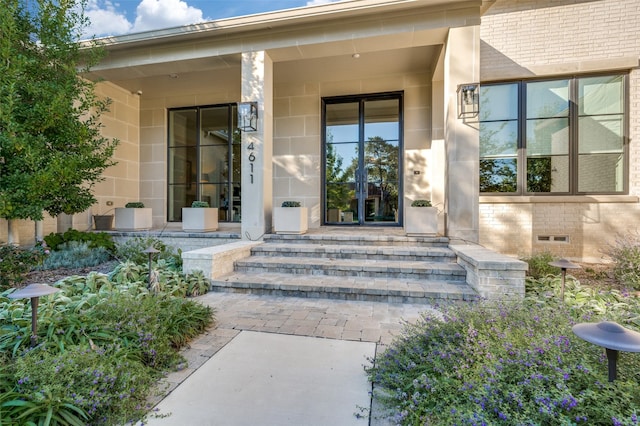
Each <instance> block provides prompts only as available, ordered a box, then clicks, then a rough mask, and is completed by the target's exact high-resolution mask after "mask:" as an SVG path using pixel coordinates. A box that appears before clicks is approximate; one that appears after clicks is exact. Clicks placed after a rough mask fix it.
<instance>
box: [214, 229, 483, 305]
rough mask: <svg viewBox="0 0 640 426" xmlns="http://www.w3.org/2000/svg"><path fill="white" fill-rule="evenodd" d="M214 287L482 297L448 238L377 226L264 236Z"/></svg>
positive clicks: (377, 296)
mask: <svg viewBox="0 0 640 426" xmlns="http://www.w3.org/2000/svg"><path fill="white" fill-rule="evenodd" d="M212 290H213V291H225V292H238V293H253V294H272V295H282V296H297V297H316V298H333V299H344V300H366V301H381V302H382V301H383V302H397V303H402V302H404V303H430V302H431V301H432V300H434V299H454V300H470V299H474V298H476V297H477V293H476V292H475V291H474V290H473V289H472V288H471V287H470V286H469V285H468V284H466V271H465V269H464V268H462V267H461V266H460V265H458V264H457V256H456V255H455V253H454V252H453V251H452V250H451V249H449V248H448V239H447V238H440V237H435V238H427V237H407V236H400V235H386V234H384V233H380V232H375V231H371V232H369V233H357V234H356V233H350V234H349V233H345V234H305V235H275V234H269V235H265V237H264V243H263V244H259V245H256V246H254V247H253V248H252V249H251V256H249V257H245V258H242V259H238V260H235V266H234V271H233V272H232V273H230V274H226V275H223V276H221V277H217V278H214V279H212Z"/></svg>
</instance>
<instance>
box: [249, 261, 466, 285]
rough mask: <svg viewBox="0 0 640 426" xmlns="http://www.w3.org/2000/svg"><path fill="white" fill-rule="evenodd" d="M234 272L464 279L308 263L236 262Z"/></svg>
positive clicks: (454, 274)
mask: <svg viewBox="0 0 640 426" xmlns="http://www.w3.org/2000/svg"><path fill="white" fill-rule="evenodd" d="M236 272H244V273H251V274H257V273H286V274H295V275H325V276H329V277H370V278H392V279H414V280H444V281H460V282H463V281H464V280H465V275H464V273H459V272H457V271H438V270H424V271H419V270H415V269H410V270H407V271H402V270H399V268H375V269H374V268H369V269H368V270H359V269H356V268H336V267H314V266H308V265H261V264H254V265H247V264H237V265H236Z"/></svg>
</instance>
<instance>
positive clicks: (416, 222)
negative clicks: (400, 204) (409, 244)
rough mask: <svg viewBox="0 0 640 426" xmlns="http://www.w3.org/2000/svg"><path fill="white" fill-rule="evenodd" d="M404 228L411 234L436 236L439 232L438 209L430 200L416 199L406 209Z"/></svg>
mask: <svg viewBox="0 0 640 426" xmlns="http://www.w3.org/2000/svg"><path fill="white" fill-rule="evenodd" d="M405 219H406V222H405V224H404V230H405V232H406V234H407V235H409V236H422V235H428V236H434V235H436V234H437V233H438V209H436V208H435V207H433V206H432V205H431V201H429V200H414V201H413V202H412V203H411V205H410V206H409V207H407V208H406V209H405Z"/></svg>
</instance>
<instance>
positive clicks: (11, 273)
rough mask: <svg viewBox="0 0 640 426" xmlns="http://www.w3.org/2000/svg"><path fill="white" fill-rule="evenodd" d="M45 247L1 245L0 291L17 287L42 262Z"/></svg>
mask: <svg viewBox="0 0 640 426" xmlns="http://www.w3.org/2000/svg"><path fill="white" fill-rule="evenodd" d="M44 257H45V248H43V246H36V247H34V248H33V249H23V248H19V247H15V246H12V245H3V246H0V291H3V290H6V289H8V288H11V287H15V286H16V285H18V284H20V283H21V282H22V281H24V277H25V275H26V274H27V272H29V271H30V270H32V269H33V268H35V267H36V266H37V265H39V264H40V263H42V261H43V259H44Z"/></svg>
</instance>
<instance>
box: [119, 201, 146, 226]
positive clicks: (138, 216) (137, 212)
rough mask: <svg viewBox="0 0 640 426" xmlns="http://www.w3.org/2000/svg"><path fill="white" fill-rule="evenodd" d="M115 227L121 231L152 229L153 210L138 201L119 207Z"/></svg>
mask: <svg viewBox="0 0 640 426" xmlns="http://www.w3.org/2000/svg"><path fill="white" fill-rule="evenodd" d="M115 212H116V214H115V216H116V223H115V229H117V230H119V231H141V230H147V229H151V224H152V210H151V208H147V207H145V206H144V204H143V203H141V202H139V201H136V202H130V203H127V204H125V206H124V207H117V208H116V210H115Z"/></svg>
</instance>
